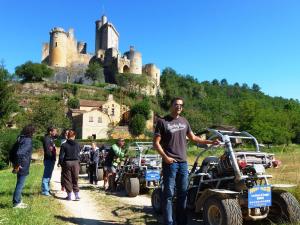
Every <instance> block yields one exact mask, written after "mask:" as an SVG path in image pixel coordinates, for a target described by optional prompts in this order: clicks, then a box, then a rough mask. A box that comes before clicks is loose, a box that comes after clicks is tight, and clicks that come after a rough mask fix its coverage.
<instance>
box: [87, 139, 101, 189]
mask: <svg viewBox="0 0 300 225" xmlns="http://www.w3.org/2000/svg"><path fill="white" fill-rule="evenodd" d="M89 155H90V157H89V178H90V184H93V183H95V185H97V184H98V163H99V148H98V147H97V146H96V143H95V142H93V143H92V147H91V150H90V152H89Z"/></svg>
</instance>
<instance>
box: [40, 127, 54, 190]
mask: <svg viewBox="0 0 300 225" xmlns="http://www.w3.org/2000/svg"><path fill="white" fill-rule="evenodd" d="M56 137H57V129H56V128H54V127H49V128H48V129H47V134H46V135H45V137H44V139H43V148H44V174H43V179H42V195H45V196H50V180H51V177H52V172H53V169H54V165H55V161H56V147H55V143H54V140H55V138H56Z"/></svg>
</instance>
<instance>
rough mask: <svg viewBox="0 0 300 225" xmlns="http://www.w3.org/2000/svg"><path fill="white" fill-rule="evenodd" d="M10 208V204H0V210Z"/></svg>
mask: <svg viewBox="0 0 300 225" xmlns="http://www.w3.org/2000/svg"><path fill="white" fill-rule="evenodd" d="M6 208H12V204H9V203H0V209H6Z"/></svg>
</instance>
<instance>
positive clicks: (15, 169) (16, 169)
mask: <svg viewBox="0 0 300 225" xmlns="http://www.w3.org/2000/svg"><path fill="white" fill-rule="evenodd" d="M21 168H22V167H21V166H19V165H15V166H14V168H13V170H12V173H18V172H19V170H20V169H21Z"/></svg>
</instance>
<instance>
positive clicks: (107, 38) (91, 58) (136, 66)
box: [42, 15, 160, 95]
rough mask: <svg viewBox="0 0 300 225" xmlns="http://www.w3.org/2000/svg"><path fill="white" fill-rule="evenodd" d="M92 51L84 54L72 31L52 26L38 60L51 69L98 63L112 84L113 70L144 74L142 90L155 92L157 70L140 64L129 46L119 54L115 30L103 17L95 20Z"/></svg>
mask: <svg viewBox="0 0 300 225" xmlns="http://www.w3.org/2000/svg"><path fill="white" fill-rule="evenodd" d="M95 23H96V35H95V36H96V37H95V53H94V54H89V53H87V51H86V49H87V44H86V43H85V42H78V41H77V40H76V39H75V36H74V30H73V29H69V31H68V32H66V31H64V29H62V28H59V27H55V28H53V29H52V30H51V31H50V42H49V43H44V44H43V48H42V63H46V64H47V65H48V66H50V67H54V68H67V67H70V66H79V67H87V66H88V65H89V63H91V62H95V61H97V62H99V63H101V65H102V66H103V68H104V75H105V81H106V82H107V83H115V82H116V80H115V76H116V74H117V73H119V74H123V73H131V74H137V75H138V74H146V75H148V78H149V80H150V81H151V82H150V83H151V84H150V85H149V87H148V88H146V90H145V91H146V93H147V94H150V95H155V94H156V93H157V92H158V90H159V85H160V69H159V68H158V67H157V66H156V65H155V64H152V63H150V64H145V65H143V64H142V54H141V53H140V52H138V51H136V50H135V49H134V47H133V46H130V49H129V51H127V52H125V53H124V54H123V55H122V54H121V52H120V51H119V36H120V35H119V33H118V31H117V29H116V28H115V27H114V25H113V24H112V23H110V22H108V20H107V17H106V16H104V15H103V16H102V18H101V20H97V21H96V22H95Z"/></svg>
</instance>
